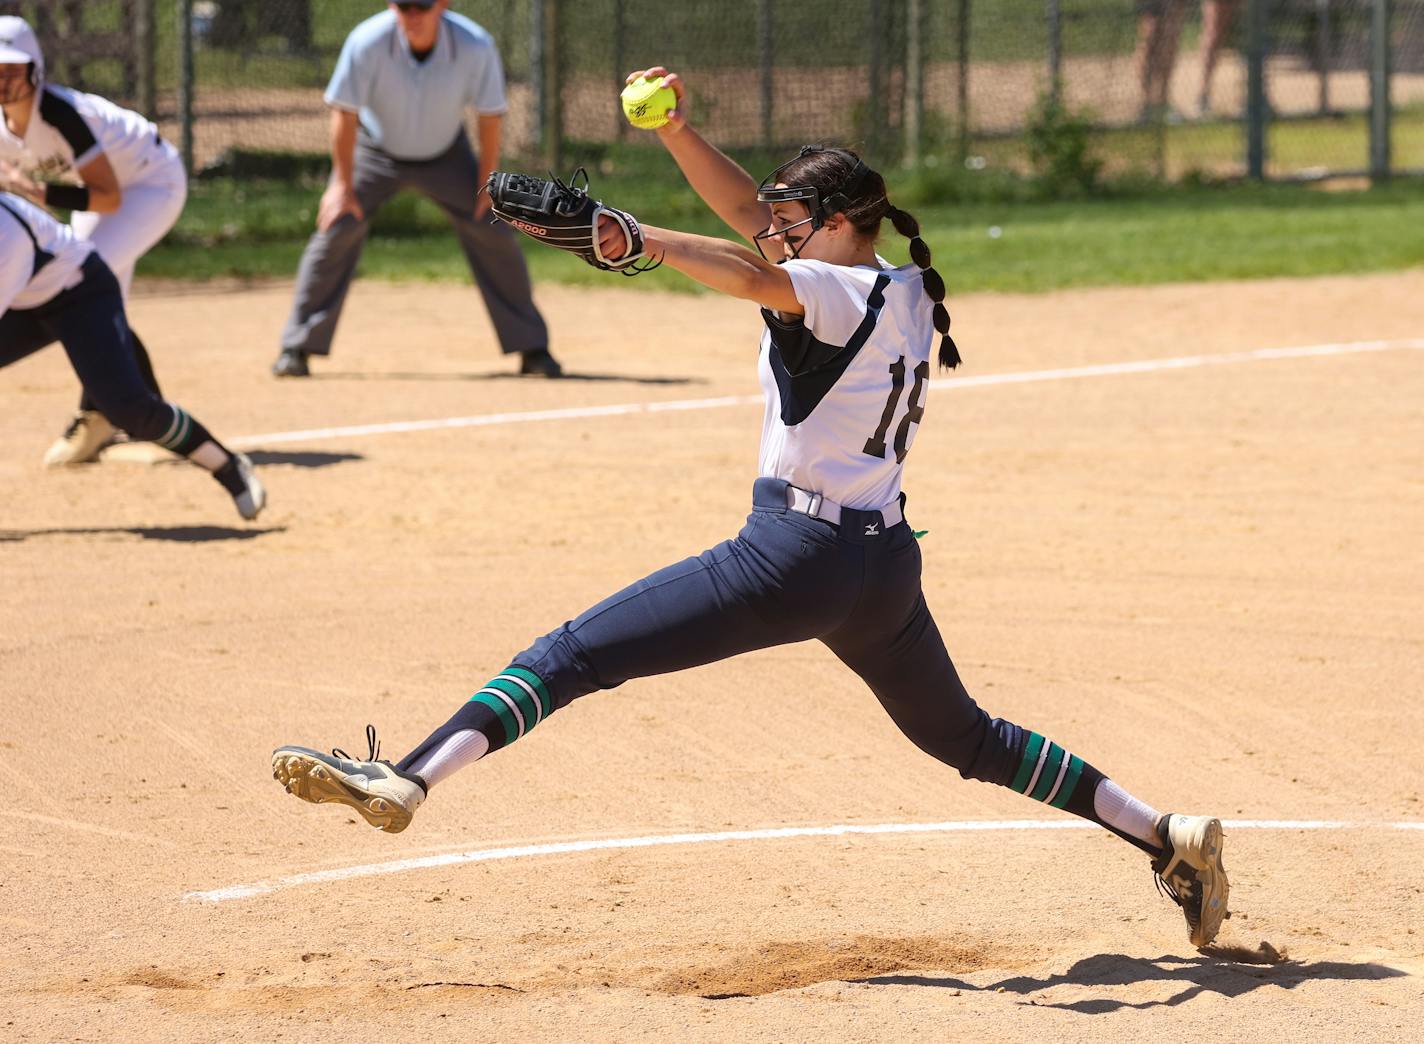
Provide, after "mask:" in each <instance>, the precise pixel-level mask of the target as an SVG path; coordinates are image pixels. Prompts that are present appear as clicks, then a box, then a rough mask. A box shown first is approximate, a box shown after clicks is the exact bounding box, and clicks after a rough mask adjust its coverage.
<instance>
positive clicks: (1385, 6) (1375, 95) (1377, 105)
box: [1370, 0, 1393, 184]
mask: <svg viewBox="0 0 1424 1044" xmlns="http://www.w3.org/2000/svg"><path fill="white" fill-rule="evenodd" d="M1391 7H1392V5H1391V4H1390V0H1374V5H1373V10H1372V11H1371V12H1370V15H1371V17H1370V180H1372V181H1373V182H1375V183H1376V184H1379V183H1380V182H1383V181H1388V180H1389V175H1390V165H1391V164H1390V147H1389V145H1390V143H1389V132H1390V123H1391V120H1392V116H1393V114H1392V113H1391V112H1390V100H1389V81H1390V61H1389V58H1390V55H1389V50H1390V47H1389V24H1390V17H1389V16H1390V8H1391Z"/></svg>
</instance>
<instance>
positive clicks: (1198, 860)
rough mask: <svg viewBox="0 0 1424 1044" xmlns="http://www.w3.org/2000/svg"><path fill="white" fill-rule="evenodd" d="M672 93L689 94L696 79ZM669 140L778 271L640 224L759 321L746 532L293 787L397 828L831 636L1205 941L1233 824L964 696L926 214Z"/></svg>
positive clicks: (288, 765)
mask: <svg viewBox="0 0 1424 1044" xmlns="http://www.w3.org/2000/svg"><path fill="white" fill-rule="evenodd" d="M666 73H667V70H665V69H650V70H647V72H646V73H645V74H643V75H647V76H648V77H650V78H651V77H653V76H662V75H665V74H666ZM635 75H639V74H635ZM630 79H632V77H630ZM669 80H670V82H671V83H672V84H673V85H674V87H675V89H676V90H677V92H678V95H679V99H681V96H682V95H681V91H682V85H681V82H680V80H678V79H677V78H676V77H672V76H670V77H669ZM680 106H681V102H680V103H679V107H680ZM659 133H660V136H661V138H662V140H663V142H664V144H665V145H666V146H667V148H668V150H669V151H670V152H671V153H672V155H673V157H674V158H675V159H676V160H677V162H678V164H679V166H680V167H681V169H682V171H683V173H684V174H685V175H686V176H687V178H688V181H689V182H690V183H691V184H692V186H693V188H694V189H696V190H697V192H698V193H699V194H700V195H701V196H702V198H703V199H704V200H705V201H706V202H707V203H708V204H709V205H710V206H711V207H712V209H713V210H714V211H716V212H717V214H718V215H719V216H720V217H722V219H723V220H725V221H726V222H727V223H728V224H729V225H731V226H732V227H733V228H734V229H736V230H737V231H738V232H740V233H741V234H742V235H743V236H745V237H746V238H747V239H748V240H752V241H753V242H755V243H756V244H757V245H758V247H759V248H760V247H761V246H762V245H763V244H767V245H768V246H769V250H770V252H771V254H772V256H773V258H774V260H769V259H767V258H766V257H765V256H759V253H758V252H754V251H752V250H750V249H748V248H747V247H746V246H743V245H740V244H736V243H732V242H727V241H724V240H720V239H711V238H708V237H705V236H696V235H689V234H687V233H682V232H675V231H672V230H669V229H661V228H653V227H650V226H643V234H644V238H645V244H646V253H647V254H648V256H650V257H657V256H659V255H660V256H661V259H662V261H663V262H665V263H666V264H668V265H671V266H672V267H674V268H676V269H678V270H679V271H681V272H683V273H685V274H687V275H689V276H691V277H692V278H694V279H696V280H698V281H699V282H701V283H703V284H705V285H707V286H709V287H711V288H712V289H714V290H720V291H722V292H724V293H728V294H731V295H733V296H735V297H740V298H744V299H748V300H750V301H753V302H756V303H757V304H759V305H760V306H761V309H762V317H763V319H764V321H765V324H766V330H765V332H764V333H763V335H762V338H761V354H760V363H759V366H760V374H761V384H762V389H763V391H764V393H765V395H766V416H765V421H764V424H763V434H762V443H761V463H760V474H761V477H760V478H758V479H757V480H756V482H755V484H754V486H753V490H752V502H753V511H752V514H751V516H750V517H749V518H748V520H747V524H746V526H745V528H743V529H742V531H741V533H740V534H739V535H738V536H737V537H736V538H735V539H733V540H729V541H726V542H724V543H722V544H720V545H718V546H717V547H715V548H712V549H711V550H709V551H706V552H703V553H702V554H701V555H699V556H697V557H695V558H689V559H687V560H685V561H683V562H680V563H678V564H677V565H674V566H670V567H668V568H666V569H663V570H660V571H658V572H656V573H654V574H652V575H651V576H649V577H647V578H646V579H643V580H640V581H638V582H637V583H635V584H633V585H632V586H631V587H628V588H626V589H624V590H623V591H621V592H619V593H618V594H615V595H613V596H612V597H611V598H608V599H606V600H604V601H603V602H601V603H599V604H598V605H596V606H594V607H593V608H592V609H589V610H588V611H586V612H584V613H583V614H581V615H580V616H578V617H576V618H575V619H574V620H572V621H570V622H568V623H566V624H564V625H562V626H561V627H558V628H556V629H555V630H554V631H552V632H550V633H549V634H548V635H546V636H544V637H543V638H540V639H539V640H538V641H536V642H535V643H534V644H533V645H532V646H531V647H530V648H528V649H526V650H525V651H524V652H522V653H520V654H519V655H517V656H515V657H514V659H513V661H512V663H511V665H510V666H509V667H508V668H507V669H506V670H504V671H503V672H502V673H500V674H499V675H497V676H496V677H495V678H494V679H492V680H491V681H490V682H489V683H488V684H487V685H485V686H484V687H483V688H481V689H480V690H479V691H478V692H477V693H476V694H475V695H474V696H473V697H471V699H470V700H469V702H467V703H466V704H464V706H462V707H461V708H460V709H459V711H457V712H456V713H455V715H454V716H453V717H452V718H451V719H450V720H449V721H448V722H446V723H445V724H444V725H442V726H440V727H439V728H438V729H436V730H435V732H434V733H432V734H431V735H430V736H429V737H428V738H427V739H426V740H425V741H424V742H423V743H421V744H420V745H419V746H418V747H416V749H415V750H414V751H412V752H411V753H410V754H408V755H406V757H405V758H403V759H402V760H401V761H400V762H399V763H397V764H394V765H393V764H391V763H389V762H386V761H382V760H379V750H378V749H377V745H376V742H375V736H374V730H371V729H370V728H369V727H368V740H369V742H370V745H371V750H370V752H369V753H368V756H367V758H366V759H365V760H356V759H352V758H350V757H349V756H348V755H346V754H344V753H343V752H340V751H333V753H332V754H331V755H327V754H323V753H321V752H320V751H317V750H314V749H312V748H309V747H292V746H289V747H280V748H278V749H277V750H276V751H274V752H273V773H274V775H275V776H276V778H277V779H278V781H279V782H281V783H282V784H283V785H284V786H285V787H286V789H287V790H288V791H289V792H290V793H292V794H294V795H295V796H297V797H299V798H302V799H303V800H306V801H313V802H336V803H339V804H343V805H348V806H350V807H353V808H355V809H356V810H357V811H358V812H360V813H361V814H362V815H363V816H364V817H365V818H366V820H367V821H368V822H370V823H371V824H372V825H374V826H377V827H379V828H380V829H383V830H387V831H399V830H402V829H404V828H405V826H406V825H407V824H408V823H409V821H410V818H411V816H412V814H413V813H414V812H415V810H416V809H417V807H418V806H419V805H420V804H421V803H422V802H423V801H424V799H425V797H426V795H427V793H428V791H429V788H430V787H432V786H434V785H435V784H437V783H439V782H440V781H442V780H444V779H446V778H447V777H448V776H449V775H450V774H451V773H452V772H454V771H455V770H457V769H459V768H461V767H463V766H465V765H468V764H470V763H472V762H474V761H476V760H478V759H479V758H481V757H483V756H484V755H486V754H487V753H489V752H490V751H492V750H496V749H498V748H500V747H502V746H506V745H507V744H509V743H511V742H513V741H514V740H515V739H517V738H519V737H521V736H523V735H524V734H525V733H526V732H528V731H529V730H530V729H531V728H533V727H534V726H535V725H537V724H538V723H539V722H540V721H542V720H543V719H544V718H545V717H547V716H548V715H549V714H551V713H553V712H554V711H556V710H558V709H560V708H561V707H563V706H565V705H567V704H568V703H569V702H570V701H571V700H573V699H576V698H577V697H580V696H583V695H585V694H587V693H590V692H594V691H597V690H600V689H609V688H613V687H615V686H617V685H621V684H622V683H623V682H625V681H627V680H629V679H632V678H640V677H647V676H650V675H657V674H665V673H668V672H671V671H677V670H683V669H685V668H688V667H693V666H696V665H699V664H704V663H711V662H714V661H717V660H721V659H724V658H726V657H728V656H733V655H736V654H737V653H741V652H746V651H749V650H752V649H759V648H765V647H767V646H772V645H780V644H784V643H788V642H797V641H805V640H808V639H813V638H814V639H818V640H819V641H821V642H823V643H824V644H825V645H826V646H827V647H828V648H829V649H830V650H831V651H832V652H833V653H834V654H835V655H836V656H837V657H839V658H840V659H841V661H842V662H844V663H845V664H846V665H847V666H848V667H850V668H851V669H852V670H854V671H855V672H856V673H857V674H858V675H859V676H860V677H861V678H862V679H863V680H864V681H865V682H866V684H867V685H868V686H869V688H870V689H871V690H872V691H873V692H874V693H875V695H876V696H877V697H878V698H879V700H880V702H881V704H882V706H883V707H884V708H885V710H886V711H887V712H888V713H889V714H890V716H891V718H892V719H893V720H894V721H895V723H896V725H898V726H899V727H900V729H901V730H902V731H903V732H904V733H905V734H906V735H907V736H908V737H909V738H910V740H911V741H912V742H914V743H915V744H916V745H917V746H919V747H920V748H921V749H922V750H924V751H926V752H927V753H929V754H931V755H933V756H934V757H936V758H938V759H940V760H941V761H943V762H946V763H947V764H949V765H951V766H953V767H955V768H957V769H958V770H959V771H960V773H961V775H963V776H964V777H965V778H970V779H979V780H984V781H986V782H990V783H995V784H998V785H1001V786H1005V787H1009V788H1012V789H1013V790H1016V791H1018V792H1019V793H1022V794H1024V795H1026V796H1028V797H1031V798H1034V799H1035V800H1038V801H1042V802H1044V803H1046V804H1050V805H1053V806H1055V807H1057V808H1061V809H1064V810H1066V811H1068V812H1072V813H1075V814H1077V815H1080V816H1083V817H1085V818H1087V819H1090V820H1092V821H1094V822H1096V823H1099V824H1101V825H1103V826H1104V827H1106V828H1107V829H1109V830H1111V831H1112V832H1113V833H1115V834H1117V835H1118V836H1120V837H1122V838H1124V839H1125V840H1127V841H1129V842H1131V843H1132V844H1134V845H1136V846H1138V847H1139V848H1141V849H1143V850H1144V851H1146V852H1147V853H1149V855H1150V856H1151V857H1152V865H1153V869H1154V870H1155V871H1156V872H1157V874H1158V875H1159V880H1160V881H1162V882H1164V883H1165V884H1166V885H1167V887H1168V891H1169V894H1170V895H1171V896H1172V897H1173V898H1174V899H1175V900H1176V901H1177V902H1178V903H1179V904H1180V905H1181V906H1182V907H1183V909H1184V911H1185V913H1186V918H1187V924H1188V928H1189V932H1190V936H1191V939H1192V942H1193V943H1195V944H1197V945H1198V946H1203V945H1206V944H1207V943H1209V942H1211V940H1212V939H1213V938H1214V937H1215V935H1216V933H1217V930H1218V929H1219V928H1220V925H1221V922H1222V919H1223V918H1224V917H1225V915H1226V910H1227V898H1228V886H1227V879H1226V872H1225V870H1224V869H1223V867H1222V864H1221V842H1222V831H1221V823H1220V821H1219V820H1217V819H1213V818H1210V817H1205V816H1200V817H1187V816H1181V815H1176V814H1172V815H1167V816H1163V815H1161V814H1159V813H1158V812H1157V811H1156V810H1154V809H1152V808H1151V807H1149V806H1148V805H1146V804H1144V803H1143V802H1141V801H1139V800H1138V799H1136V798H1134V797H1132V796H1131V795H1130V794H1128V793H1126V792H1125V791H1124V790H1123V789H1122V788H1121V787H1119V786H1117V784H1115V783H1114V782H1113V781H1112V780H1110V779H1108V778H1107V777H1105V776H1104V775H1103V774H1102V773H1101V772H1099V771H1098V770H1097V769H1095V768H1093V766H1092V765H1089V764H1088V763H1086V762H1085V761H1083V760H1082V759H1081V758H1079V757H1077V756H1075V755H1072V754H1070V753H1068V752H1067V751H1066V750H1064V749H1063V748H1062V747H1060V746H1059V745H1058V744H1056V743H1052V742H1050V741H1048V740H1047V739H1045V738H1044V737H1043V736H1042V735H1040V734H1038V733H1035V732H1031V731H1030V730H1028V729H1024V728H1020V727H1019V726H1017V725H1015V724H1013V723H1012V722H1008V721H1004V720H1002V719H998V718H993V719H991V718H990V717H989V715H988V714H987V713H985V712H984V711H983V710H982V709H980V707H979V706H978V705H977V704H976V703H975V702H974V700H973V699H972V698H970V696H969V694H968V693H967V692H966V691H965V689H964V686H963V684H962V683H961V682H960V679H959V676H958V674H957V673H956V671H955V669H954V665H953V663H951V662H950V658H949V654H948V652H946V650H945V646H944V642H943V641H942V640H941V638H940V635H939V631H938V629H937V628H936V626H935V622H934V619H933V617H932V616H931V615H930V611H929V608H928V606H927V605H926V603H925V597H924V594H923V591H922V589H921V583H920V553H919V547H918V544H917V541H916V539H915V535H914V533H913V532H912V531H911V529H910V527H909V525H908V524H907V523H906V522H905V519H904V512H903V507H904V503H905V498H904V497H903V496H902V494H901V491H900V480H901V476H902V468H903V463H904V460H905V456H906V454H907V453H908V452H909V450H910V448H911V447H912V445H913V443H914V438H915V433H916V431H917V430H918V428H919V425H920V423H921V422H922V420H923V418H924V414H925V393H926V390H927V386H928V378H929V370H930V354H931V351H932V350H933V347H934V344H935V340H936V334H937V333H938V335H939V342H940V343H939V351H938V361H939V363H940V365H941V366H947V367H952V366H954V365H957V364H958V362H959V354H958V350H957V349H956V347H955V345H954V342H953V341H952V340H951V338H950V336H949V313H948V312H947V311H946V310H945V308H944V304H943V298H944V282H943V280H942V279H941V278H940V277H939V275H938V274H937V273H936V272H935V271H934V269H933V268H931V267H930V251H929V247H928V246H927V245H926V244H925V242H924V240H923V239H921V238H920V236H919V225H918V223H917V222H916V221H915V219H914V218H913V217H912V216H911V215H909V214H908V213H906V212H905V211H903V210H900V209H899V208H897V207H895V206H894V205H893V204H891V203H890V202H889V200H888V199H887V197H886V188H885V182H884V180H883V179H882V178H881V176H880V175H879V174H877V173H876V172H875V171H873V170H871V169H870V168H868V167H867V166H866V165H865V164H864V163H863V162H862V161H861V160H860V159H859V157H857V156H856V155H855V154H854V153H852V152H850V151H848V150H845V149H829V148H821V147H816V146H811V147H807V148H806V149H803V150H802V152H801V154H800V155H799V156H797V157H796V158H795V159H792V160H791V161H790V162H788V163H786V164H784V165H783V166H781V167H779V168H778V169H777V170H776V171H773V172H772V174H771V176H769V177H768V178H767V179H766V180H765V181H764V182H763V183H762V184H761V185H760V186H758V184H757V183H756V182H755V181H754V180H753V179H752V178H751V177H749V176H748V175H747V173H746V171H744V170H742V168H741V167H739V166H737V164H736V163H734V162H733V161H732V160H730V159H728V158H727V157H726V156H724V155H723V154H722V153H721V152H719V151H717V150H716V149H715V148H713V147H712V146H711V145H710V144H708V143H707V142H706V141H705V140H704V139H703V138H702V137H701V136H700V135H699V134H697V132H696V131H694V130H693V129H692V128H690V127H688V126H687V125H686V120H685V117H684V116H682V115H681V114H680V115H679V116H678V117H677V118H675V119H674V121H673V122H672V123H671V124H669V125H668V127H666V128H664V129H662V130H661V131H660V132H659ZM602 220H603V221H605V222H606V223H607V224H606V225H605V226H603V231H604V232H605V235H603V236H601V237H600V239H601V244H602V252H603V255H604V256H605V257H608V258H618V257H621V256H622V254H623V253H624V251H626V249H627V246H626V240H625V239H624V237H623V236H624V234H623V232H622V231H621V230H620V229H618V228H617V227H616V226H615V225H614V223H613V221H612V220H611V219H609V218H607V216H606V215H605V217H604V218H603V219H602ZM884 220H889V221H890V222H891V223H892V224H893V225H894V227H895V229H896V230H897V231H898V232H900V233H901V234H902V235H905V236H907V237H909V239H910V254H911V257H912V258H913V259H914V262H913V263H912V264H909V265H905V266H902V267H899V268H893V267H890V266H889V265H888V264H886V263H885V262H884V261H882V260H881V259H880V258H879V257H878V256H877V255H876V252H875V241H876V237H877V236H878V234H879V231H880V226H881V222H882V221H884ZM773 686H774V682H773ZM787 688H788V689H790V686H787ZM794 695H795V694H794V692H790V691H788V692H787V696H788V698H791V697H793V696H794Z"/></svg>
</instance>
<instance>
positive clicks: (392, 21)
mask: <svg viewBox="0 0 1424 1044" xmlns="http://www.w3.org/2000/svg"><path fill="white" fill-rule="evenodd" d="M449 3H450V0H403V2H401V3H390V4H387V5H386V6H387V10H385V11H382V12H381V13H380V14H378V15H375V16H373V17H371V18H368V19H367V20H366V21H364V22H362V23H361V24H360V25H358V26H357V27H356V28H355V29H353V30H352V31H351V35H350V36H348V37H347V38H346V43H345V45H344V46H343V47H342V48H341V57H340V58H339V59H338V60H337V63H336V71H335V72H334V73H332V76H331V83H330V85H328V87H327V89H326V103H327V104H328V105H329V106H331V183H330V184H329V185H328V186H327V188H326V191H325V192H324V193H323V194H322V197H321V204H320V206H319V208H318V210H317V224H316V228H317V230H316V234H315V235H314V236H312V238H311V241H310V242H309V243H308V244H307V248H306V250H305V252H304V253H303V254H302V262H301V267H300V268H299V269H298V271H297V292H296V300H295V301H294V302H293V303H292V314H291V316H290V318H288V320H287V325H286V328H285V329H284V330H283V331H282V352H281V354H280V355H278V356H277V361H276V362H275V363H273V365H272V372H273V373H274V374H276V375H277V376H278V377H305V376H307V374H308V373H309V369H308V366H307V361H308V358H309V357H310V356H313V355H328V354H330V352H331V339H332V336H333V335H334V334H335V332H336V323H337V320H338V319H340V318H341V307H342V305H343V304H344V303H345V301H346V291H347V290H348V289H349V288H350V286H351V279H352V277H353V276H354V275H355V273H356V263H357V262H358V261H359V260H360V257H361V248H362V247H363V246H364V245H365V242H366V233H367V231H368V230H369V228H370V221H371V218H372V217H374V216H375V214H376V211H377V210H379V209H380V208H381V206H382V205H384V204H385V203H386V201H387V200H389V199H390V198H391V197H392V196H394V195H395V194H396V193H397V192H398V191H400V190H401V189H403V188H412V189H415V190H417V191H419V192H422V193H424V194H425V195H426V196H428V197H430V198H431V199H433V200H434V201H435V202H436V203H438V204H439V205H440V207H441V209H443V210H444V211H445V213H446V215H447V216H448V217H449V219H450V223H451V224H452V225H454V226H455V233H456V235H458V236H459V237H460V246H461V247H462V248H463V249H464V251H465V258H466V260H467V261H468V262H469V264H470V271H471V272H472V273H473V274H474V277H475V283H476V285H478V286H479V288H480V293H481V294H483V295H484V299H485V307H487V308H488V309H489V313H490V319H491V320H492V321H493V323H494V328H495V333H496V335H497V336H498V337H499V342H500V346H501V347H502V349H503V350H504V352H506V353H513V352H519V353H520V354H521V363H520V367H519V372H520V373H524V374H534V375H542V376H545V377H558V376H560V375H561V374H562V372H563V371H562V368H561V367H560V366H559V364H558V362H557V361H556V360H555V359H554V357H553V356H552V355H550V354H549V332H548V328H547V327H546V326H545V324H544V318H543V316H541V315H540V314H539V310H538V309H537V308H535V307H534V301H533V298H532V296H531V294H530V285H529V269H528V268H527V267H526V266H525V264H524V256H523V254H521V253H520V251H519V247H518V246H517V244H516V241H515V236H514V233H513V232H511V231H510V230H509V229H508V228H506V227H505V226H504V225H503V224H498V223H496V224H491V223H490V222H489V219H488V217H487V211H488V209H489V199H488V197H487V196H483V195H481V196H477V193H478V191H479V189H480V187H481V186H483V185H484V183H485V179H486V178H487V177H488V175H489V173H490V171H492V170H495V169H496V168H497V167H498V166H499V147H500V133H501V130H502V126H503V120H504V113H505V110H506V105H505V98H504V69H503V67H502V66H501V64H500V60H499V51H498V49H497V48H496V47H495V43H494V40H493V38H492V37H491V36H490V34H489V33H487V32H486V31H485V30H484V29H483V28H481V27H480V26H478V25H476V24H475V23H474V22H472V21H470V20H469V19H468V18H465V17H463V16H462V15H458V14H455V13H453V12H451V11H448V10H446V8H447V7H448V6H449ZM467 106H468V107H473V108H474V109H475V111H476V112H477V113H478V126H479V150H480V151H479V159H478V160H476V158H475V155H474V153H473V152H471V150H470V142H469V139H468V138H467V137H466V135H465V109H466V107H467Z"/></svg>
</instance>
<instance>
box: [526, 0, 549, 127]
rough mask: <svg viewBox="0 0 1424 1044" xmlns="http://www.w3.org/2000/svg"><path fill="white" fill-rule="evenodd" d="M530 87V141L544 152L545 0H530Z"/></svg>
mask: <svg viewBox="0 0 1424 1044" xmlns="http://www.w3.org/2000/svg"><path fill="white" fill-rule="evenodd" d="M529 88H530V93H531V94H532V95H533V102H534V104H533V110H534V111H533V112H532V113H531V114H530V115H531V117H532V118H531V119H530V121H529V123H530V127H529V130H530V141H531V142H532V143H533V147H534V149H535V150H537V151H539V152H541V153H542V152H543V149H544V125H545V124H546V123H547V122H548V119H547V116H548V112H547V110H548V101H547V97H546V96H547V94H548V93H549V92H548V88H547V85H546V84H545V83H544V0H529Z"/></svg>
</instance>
